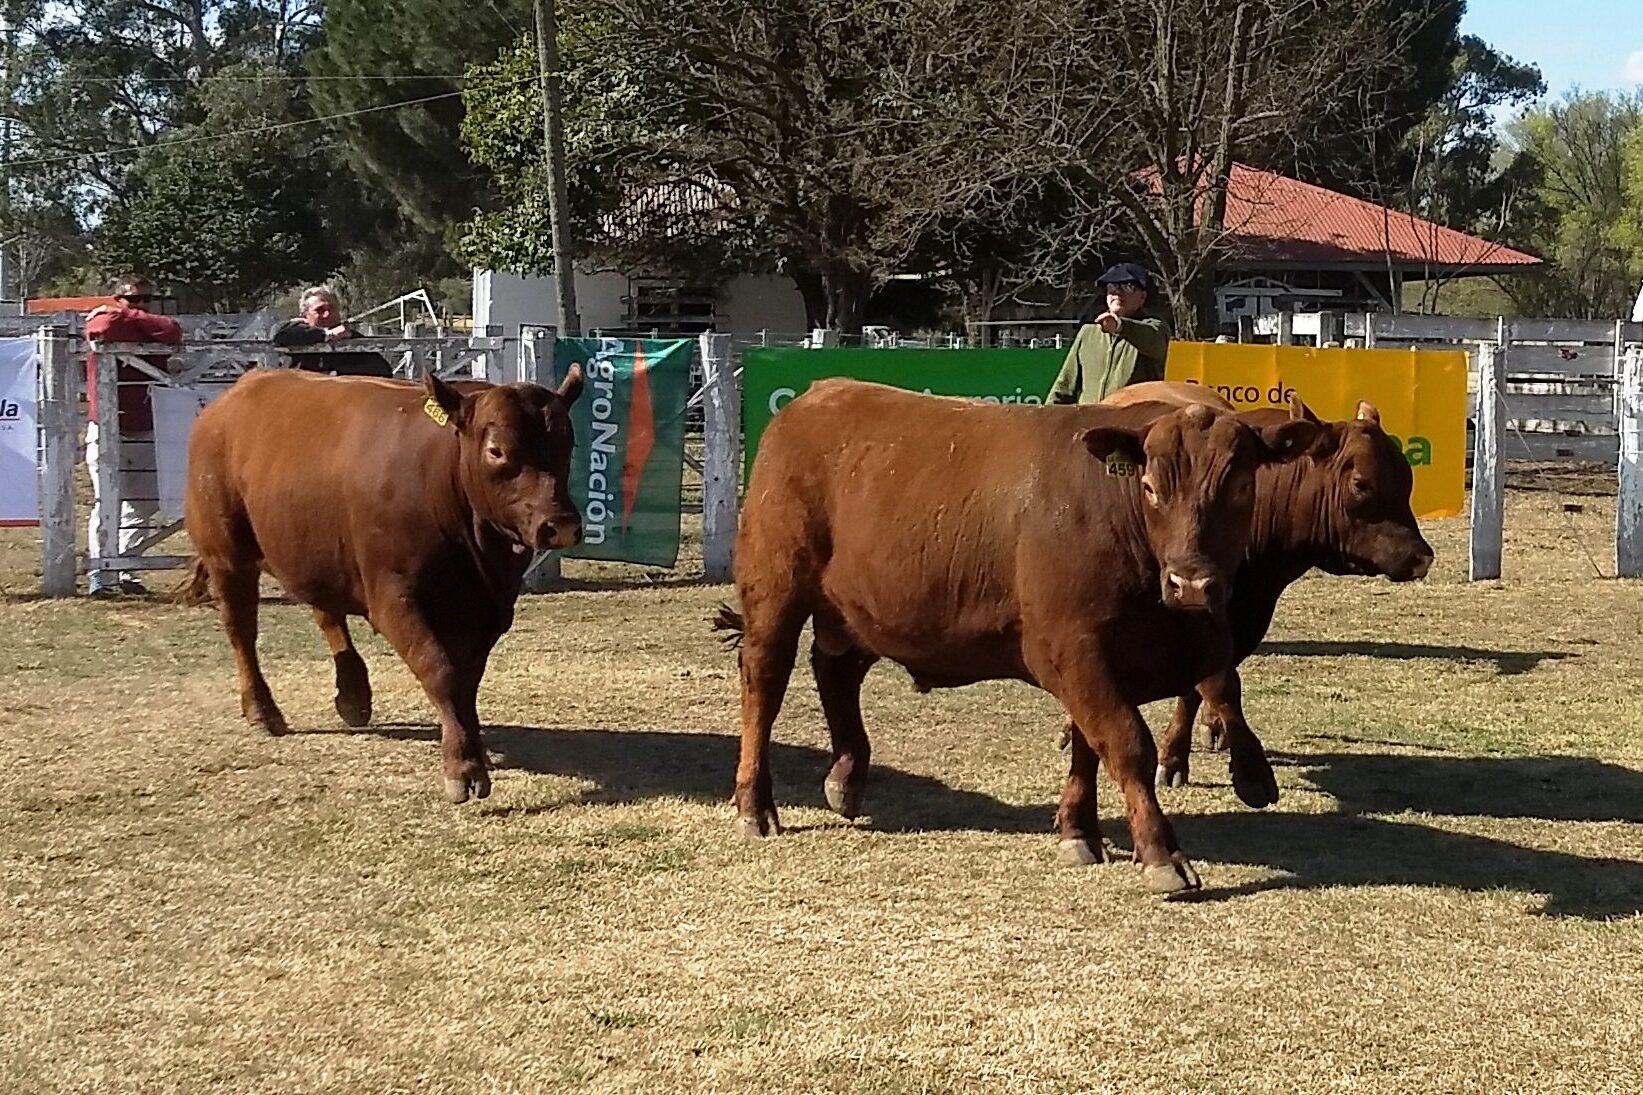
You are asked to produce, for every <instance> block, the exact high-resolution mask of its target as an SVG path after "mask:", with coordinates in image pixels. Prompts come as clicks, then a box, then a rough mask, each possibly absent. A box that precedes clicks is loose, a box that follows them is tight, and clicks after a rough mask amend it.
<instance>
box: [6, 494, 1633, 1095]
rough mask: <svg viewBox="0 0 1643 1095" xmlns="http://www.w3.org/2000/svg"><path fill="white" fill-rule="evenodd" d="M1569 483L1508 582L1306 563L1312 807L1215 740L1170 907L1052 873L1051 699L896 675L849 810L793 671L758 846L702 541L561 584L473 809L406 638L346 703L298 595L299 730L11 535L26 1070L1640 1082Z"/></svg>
mask: <svg viewBox="0 0 1643 1095" xmlns="http://www.w3.org/2000/svg"><path fill="white" fill-rule="evenodd" d="M1547 478H1548V477H1547V476H1546V475H1544V474H1543V475H1541V476H1540V479H1539V481H1537V482H1528V481H1518V480H1517V479H1514V489H1513V490H1512V491H1511V492H1510V496H1509V505H1508V515H1507V528H1508V535H1507V544H1506V577H1505V579H1504V580H1502V581H1499V582H1488V583H1468V582H1466V581H1465V580H1464V579H1465V574H1466V527H1465V523H1464V521H1463V520H1449V521H1434V522H1431V523H1429V524H1428V526H1427V531H1428V536H1429V538H1430V539H1431V540H1432V541H1433V542H1434V545H1435V546H1436V547H1437V549H1438V553H1439V562H1438V566H1437V567H1436V569H1435V570H1434V572H1433V574H1432V575H1431V576H1430V577H1429V578H1428V579H1427V580H1426V581H1425V582H1423V583H1420V584H1416V585H1409V586H1393V585H1391V584H1389V583H1386V582H1382V581H1371V580H1361V579H1339V578H1327V577H1322V576H1313V577H1309V578H1307V579H1305V580H1303V581H1302V582H1301V583H1299V584H1298V585H1297V586H1296V587H1294V588H1293V589H1292V590H1291V591H1290V593H1289V594H1288V596H1287V597H1286V599H1285V601H1284V603H1283V605H1282V606H1281V608H1280V612H1279V616H1278V620H1277V622H1276V625H1275V627H1274V629H1273V633H1272V635H1271V637H1270V640H1269V642H1268V644H1267V646H1266V648H1265V649H1264V651H1263V652H1262V653H1261V654H1259V655H1257V656H1256V657H1254V658H1253V659H1251V660H1250V662H1249V663H1247V665H1246V666H1245V671H1244V679H1245V701H1246V706H1247V709H1248V711H1249V712H1250V716H1251V719H1252V721H1253V722H1254V724H1255V726H1256V728H1257V730H1258V731H1259V732H1260V733H1261V734H1262V736H1263V738H1264V740H1265V741H1266V743H1267V745H1268V747H1269V749H1270V751H1271V753H1272V755H1273V760H1274V764H1275V767H1276V769H1277V772H1278V779H1279V783H1280V787H1281V789H1282V799H1281V801H1280V802H1279V803H1277V805H1275V806H1273V807H1271V808H1269V809H1267V810H1264V811H1252V810H1249V809H1247V808H1245V807H1244V806H1242V805H1241V804H1240V803H1239V802H1238V801H1237V799H1236V798H1235V797H1234V795H1233V794H1232V792H1231V790H1230V788H1229V786H1228V781H1227V776H1226V768H1225V762H1224V760H1222V759H1221V758H1220V757H1219V756H1215V755H1209V754H1205V753H1202V752H1198V753H1195V754H1194V757H1193V763H1194V769H1193V771H1194V776H1195V780H1196V781H1197V783H1196V785H1195V786H1192V787H1189V788H1182V789H1173V790H1168V791H1166V792H1163V793H1162V801H1163V803H1164V807H1165V809H1166V811H1168V812H1169V813H1170V814H1171V816H1172V817H1173V818H1175V819H1176V822H1177V826H1178V831H1179V833H1180V836H1181V839H1182V842H1183V844H1184V847H1185V849H1186V850H1187V852H1188V853H1189V854H1190V855H1191V856H1193V858H1194V861H1195V863H1196V864H1197V866H1198V868H1199V870H1200V872H1201V873H1202V875H1203V878H1204V882H1205V886H1206V892H1205V893H1204V895H1203V896H1202V898H1201V899H1199V900H1195V901H1187V902H1171V903H1164V902H1159V901H1157V900H1156V899H1153V898H1150V897H1148V896H1147V895H1146V894H1145V893H1144V892H1143V888H1142V884H1141V879H1140V877H1139V873H1138V872H1137V871H1136V870H1135V869H1134V868H1133V867H1132V866H1130V865H1128V864H1115V865H1110V866H1104V867H1091V868H1065V867H1060V866H1057V865H1056V860H1055V842H1054V839H1053V837H1052V835H1051V832H1050V821H1051V816H1052V813H1053V802H1054V799H1055V796H1056V792H1057V790H1058V785H1059V780H1060V777H1061V775H1062V773H1063V771H1064V758H1063V756H1062V755H1061V754H1059V753H1058V752H1057V751H1056V749H1055V746H1054V738H1055V731H1056V718H1055V714H1056V710H1055V707H1054V704H1053V703H1052V702H1051V701H1050V700H1049V699H1048V697H1046V696H1045V695H1043V694H1042V693H1039V692H1036V691H1035V690H1033V689H1030V688H1028V687H1026V686H1022V685H1015V684H990V685H979V686H974V687H971V688H966V689H959V690H952V691H945V692H937V693H933V694H930V695H926V696H920V695H918V694H916V693H914V692H913V690H912V688H911V686H910V685H909V683H908V681H907V679H906V676H905V674H903V673H901V672H900V671H899V670H897V669H895V668H894V667H885V666H880V667H878V668H876V669H875V670H874V671H873V672H872V674H871V675H870V676H869V678H868V682H867V688H866V695H865V699H864V707H865V710H866V712H867V720H868V727H869V731H870V732H871V733H872V734H873V736H874V747H875V752H874V761H875V770H874V776H873V779H872V782H871V784H870V786H869V792H868V808H869V810H870V816H868V817H866V818H863V819H860V820H858V821H857V822H855V823H849V822H845V821H843V820H841V819H839V818H837V817H835V816H834V815H833V814H831V813H829V812H828V811H827V810H826V809H825V808H824V806H823V800H822V796H821V788H820V782H821V777H822V773H823V769H824V766H825V760H826V732H825V727H824V724H823V722H822V719H821V713H820V709H819V706H818V704H817V703H816V700H815V695H814V689H813V686H812V683H811V680H810V676H809V671H808V668H806V667H804V665H803V661H802V659H801V668H800V669H799V670H798V671H797V672H796V673H795V674H794V679H793V686H792V690H791V692H790V696H789V701H788V704H787V706H786V708H785V710H784V711H783V714H782V717H781V719H780V720H779V721H778V723H777V725H776V739H777V742H778V745H777V748H776V752H775V764H776V777H777V798H778V802H779V804H780V805H781V807H782V810H783V819H784V821H785V822H786V823H787V824H788V825H789V826H791V827H792V830H793V831H792V832H790V833H789V834H787V835H785V836H783V837H781V838H779V839H776V840H772V841H768V842H762V843H744V842H741V841H739V840H736V839H733V837H732V811H731V809H730V807H729V805H728V803H727V801H726V800H727V796H728V795H729V792H730V787H731V781H732V776H733V771H734V766H735V740H734V737H733V735H734V732H735V718H736V706H737V688H736V679H735V665H734V661H733V657H732V656H730V655H727V654H726V653H725V652H724V651H723V650H721V649H720V647H719V646H718V644H717V643H716V642H715V641H714V636H713V634H712V633H711V632H710V631H709V629H708V627H707V620H708V617H709V614H710V613H711V611H712V609H713V608H714V606H715V605H716V604H717V603H718V602H719V601H720V600H721V599H723V598H725V597H726V596H727V595H728V592H729V591H728V589H727V588H725V587H713V586H706V585H702V584H699V583H698V582H697V581H696V580H695V577H694V576H695V575H696V574H699V549H698V548H697V547H696V545H695V543H694V542H692V544H691V545H690V546H689V548H688V550H687V558H686V559H685V561H684V563H683V565H682V568H681V571H680V572H678V573H677V574H668V573H656V572H652V573H650V574H647V573H645V572H643V571H640V570H638V569H636V568H631V567H621V566H598V565H593V564H587V563H570V564H567V566H566V574H567V576H568V578H569V579H570V581H569V583H568V588H567V589H566V590H565V591H562V592H558V593H554V594H551V595H547V596H533V597H527V598H526V599H525V600H524V601H523V603H522V607H521V610H520V613H519V621H518V624H517V626H516V627H515V628H514V630H513V631H512V633H511V634H509V635H508V636H507V637H506V638H505V639H504V641H503V642H502V644H501V646H500V647H499V648H498V651H497V653H496V655H495V657H494V658H493V660H492V663H491V672H490V675H489V676H488V678H487V682H486V685H485V688H484V690H483V692H482V693H481V708H480V709H481V714H482V716H483V717H484V718H485V719H486V720H487V722H488V724H490V728H489V729H488V731H487V740H488V743H489V745H490V748H491V750H492V752H493V754H494V755H495V757H496V759H497V762H498V769H497V771H496V773H495V792H494V794H493V795H492V797H491V798H490V799H488V800H486V801H484V802H481V803H472V804H469V805H467V806H465V807H461V808H455V807H452V806H450V805H448V804H446V802H445V801H444V799H443V797H442V796H441V794H440V792H439V785H438V766H437V765H438V761H437V755H436V752H437V751H436V746H435V744H434V737H435V731H434V730H433V728H432V727H431V724H430V711H429V708H428V705H427V703H426V702H425V700H424V699H423V697H422V695H421V693H420V691H419V690H418V689H417V687H416V685H415V683H414V681H413V680H412V679H411V677H410V674H409V673H408V672H407V671H406V669H405V668H404V666H403V665H402V664H400V663H399V662H398V661H397V660H396V659H395V658H394V657H393V655H392V653H391V652H389V651H388V650H387V649H386V648H385V647H384V645H383V644H382V643H381V641H380V640H378V639H376V638H375V637H374V636H370V635H369V633H368V631H367V634H366V636H365V637H364V642H363V647H364V651H365V654H366V658H367V660H368V661H369V662H370V665H371V668H372V671H373V673H374V679H375V685H376V690H377V705H376V706H377V722H376V724H375V725H373V726H372V727H370V728H368V729H366V730H363V731H356V732H349V731H346V730H344V729H343V728H342V727H341V724H340V721H339V720H338V718H337V716H336V714H335V712H334V710H333V709H332V706H331V693H332V686H331V681H330V663H329V659H328V657H327V656H326V652H325V647H324V644H323V642H322V641H321V639H320V637H319V635H318V634H317V632H316V631H315V629H314V627H313V624H312V621H311V620H310V618H309V615H308V613H307V611H306V610H304V609H302V608H299V607H296V606H292V605H287V604H280V603H269V604H266V605H265V606H264V609H263V617H262V619H263V636H262V647H263V650H264V652H265V666H266V668H267V670H268V674H269V677H270V681H271V683H272V685H273V688H274V691H275V694H276V696H277V697H278V698H279V700H280V702H281V703H282V705H283V707H284V710H285V712H286V714H287V716H288V718H289V719H290V720H291V723H292V726H293V728H294V729H295V730H296V731H297V732H296V733H294V734H293V735H292V736H290V737H287V738H283V739H269V738H266V737H261V736H258V735H257V734H255V733H253V732H252V731H250V730H249V729H248V728H247V727H246V726H245V725H244V724H243V723H242V722H241V721H240V719H239V716H238V710H237V701H236V697H235V689H234V683H233V671H232V665H231V662H230V658H229V652H228V647H227V644H226V642H225V641H224V639H223V637H222V635H221V632H220V630H219V628H218V625H217V622H216V618H215V615H214V614H213V613H212V612H211V611H210V610H208V609H185V608H181V607H176V606H174V605H171V604H169V603H167V602H165V601H163V600H162V599H159V598H147V599H139V598H132V599H123V600H116V601H111V602H93V601H90V600H88V599H85V598H78V599H74V600H68V601H45V600H41V599H39V598H38V597H37V596H36V595H35V591H36V589H37V578H36V577H35V568H36V567H37V565H38V542H37V540H36V539H35V538H34V534H33V533H30V532H28V531H26V530H6V531H3V532H0V740H3V744H4V748H5V753H6V756H7V758H8V763H7V764H5V765H4V766H0V970H3V971H4V973H3V974H0V1015H3V1016H4V1020H3V1021H0V1091H6V1092H97V1093H99V1095H103V1093H114V1092H191V1093H192V1092H258V1093H283V1092H302V1093H310V1092H321V1091H324V1092H341V1093H353V1092H360V1093H365V1092H369V1093H373V1095H378V1093H385V1092H418V1093H423V1092H429V1093H434V1092H441V1093H442V1092H476V1093H477V1092H488V1093H489V1092H541V1091H557V1090H567V1091H569V1090H575V1091H594V1092H617V1091H621V1092H626V1091H645V1092H656V1091H680V1092H703V1091H736V1092H742V1091H746V1092H862V1093H876V1092H884V1093H890V1092H925V1091H929V1092H1001V1091H1007V1092H1018V1091H1019V1092H1075V1091H1103V1092H1105V1091H1126V1092H1127V1091H1159V1092H1164V1091H1214V1092H1247V1091H1253V1090H1260V1091H1307V1092H1312V1091H1331V1092H1334V1091H1373V1092H1377V1093H1380V1092H1434V1091H1444V1092H1451V1091H1455V1092H1471V1091H1476V1092H1491V1093H1498V1092H1543V1091H1544V1092H1553V1091H1557V1092H1565V1091H1581V1092H1635V1091H1637V1090H1639V1077H1640V1076H1643V1039H1640V1038H1639V1032H1640V1031H1643V915H1640V910H1643V732H1640V729H1639V727H1640V725H1643V700H1640V698H1639V694H1638V689H1639V685H1640V683H1643V644H1640V642H1639V640H1640V637H1643V636H1640V631H1643V623H1640V620H1643V612H1640V609H1643V586H1640V585H1639V584H1638V583H1635V582H1621V581H1616V580H1614V579H1612V578H1603V577H1600V576H1599V575H1601V574H1612V573H1613V533H1612V529H1613V500H1612V498H1610V497H1605V496H1604V495H1603V494H1602V492H1601V491H1599V490H1595V489H1594V490H1593V491H1589V492H1577V489H1576V486H1577V485H1576V484H1574V483H1571V482H1563V481H1561V480H1557V477H1556V476H1552V477H1551V478H1552V479H1553V480H1554V481H1553V482H1551V483H1550V484H1549V485H1548V484H1547V482H1546V480H1547ZM1597 478H1598V479H1600V478H1601V477H1597ZM1592 481H1593V482H1596V481H1597V480H1596V479H1594V480H1592ZM1537 487H1538V489H1534V488H1537ZM1571 506H1573V507H1575V508H1573V509H1571V508H1569V507H1571ZM356 630H365V629H363V628H360V629H356ZM1147 714H1148V717H1149V720H1150V721H1151V722H1152V724H1153V726H1154V727H1155V728H1156V729H1161V728H1162V726H1163V724H1164V721H1165V718H1166V708H1165V706H1164V705H1161V704H1160V705H1153V706H1152V707H1150V708H1149V709H1148V711H1147ZM1102 795H1103V800H1102V801H1103V810H1104V812H1105V814H1106V822H1105V833H1106V836H1107V837H1108V839H1109V840H1111V841H1112V842H1114V843H1115V844H1118V845H1121V846H1127V844H1128V833H1127V831H1126V829H1125V827H1124V825H1123V823H1122V811H1121V809H1120V808H1119V805H1118V799H1117V796H1116V793H1115V789H1114V788H1113V786H1112V785H1111V784H1110V783H1108V782H1103V785H1102Z"/></svg>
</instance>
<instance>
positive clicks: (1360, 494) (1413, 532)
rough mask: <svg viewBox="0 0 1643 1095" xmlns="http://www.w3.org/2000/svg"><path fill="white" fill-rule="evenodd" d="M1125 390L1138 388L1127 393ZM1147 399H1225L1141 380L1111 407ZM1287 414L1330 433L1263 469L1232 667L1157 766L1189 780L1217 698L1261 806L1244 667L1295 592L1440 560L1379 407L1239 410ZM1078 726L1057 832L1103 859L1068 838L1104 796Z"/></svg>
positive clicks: (1268, 782) (1082, 858)
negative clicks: (1311, 574) (1311, 577)
mask: <svg viewBox="0 0 1643 1095" xmlns="http://www.w3.org/2000/svg"><path fill="white" fill-rule="evenodd" d="M1125 392H1128V393H1132V394H1130V395H1128V396H1125V397H1124V398H1120V396H1124V393H1125ZM1144 398H1150V400H1152V401H1154V403H1153V405H1154V406H1157V405H1158V404H1160V403H1167V404H1169V405H1171V406H1178V407H1179V406H1190V405H1192V404H1193V403H1202V404H1203V405H1206V406H1212V407H1218V406H1223V405H1226V403H1225V400H1223V399H1222V398H1221V397H1220V396H1219V395H1217V394H1216V393H1215V392H1214V391H1213V390H1211V389H1208V388H1205V387H1203V386H1201V385H1192V384H1177V383H1166V382H1154V383H1148V384H1137V385H1134V386H1132V387H1131V388H1129V389H1124V391H1123V392H1120V393H1119V394H1118V395H1115V396H1113V397H1111V398H1110V399H1109V400H1108V404H1109V405H1125V404H1133V403H1135V402H1137V401H1139V400H1142V399H1144ZM1160 409H1161V408H1160ZM1286 417H1287V418H1289V419H1296V420H1302V419H1304V420H1306V421H1310V422H1314V423H1317V424H1318V425H1319V426H1320V427H1321V428H1322V429H1323V430H1324V431H1325V432H1324V435H1323V438H1322V440H1321V441H1320V442H1319V443H1317V444H1316V445H1314V446H1313V447H1312V448H1311V450H1310V451H1309V453H1308V455H1307V456H1306V457H1305V458H1304V459H1302V460H1297V461H1294V462H1292V463H1289V464H1285V465H1282V466H1278V465H1271V466H1266V467H1263V468H1261V469H1260V470H1259V471H1258V472H1257V473H1256V480H1255V514H1254V523H1253V528H1252V531H1251V535H1250V539H1249V547H1248V553H1247V554H1246V556H1245V558H1244V560H1243V562H1242V563H1241V564H1240V565H1239V567H1238V569H1237V573H1236V576H1235V577H1234V578H1233V581H1232V592H1231V596H1230V598H1229V602H1228V609H1227V612H1228V619H1229V622H1230V626H1231V629H1232V641H1233V653H1234V662H1233V665H1232V666H1231V667H1229V668H1228V669H1227V670H1225V671H1224V672H1222V673H1220V674H1216V675H1214V676H1211V677H1209V678H1207V679H1206V680H1204V681H1202V682H1200V683H1199V685H1198V687H1197V688H1196V689H1195V690H1194V691H1191V692H1185V693H1183V694H1182V695H1181V696H1180V697H1179V698H1178V700H1177V703H1176V708H1175V713H1174V716H1173V717H1172V718H1171V720H1170V725H1169V728H1168V730H1167V731H1166V732H1165V734H1164V739H1163V743H1162V747H1161V751H1160V761H1159V766H1158V779H1159V781H1160V782H1162V783H1165V784H1177V783H1180V784H1184V783H1186V781H1187V776H1188V758H1189V755H1190V752H1191V736H1192V724H1193V720H1194V718H1195V717H1196V716H1197V714H1198V711H1199V707H1200V705H1201V704H1208V706H1209V713H1210V719H1211V739H1212V744H1219V743H1221V742H1224V744H1225V745H1226V747H1227V748H1228V749H1229V751H1230V757H1229V768H1230V771H1231V774H1232V781H1233V786H1234V788H1235V789H1236V790H1237V792H1238V795H1239V797H1240V798H1242V799H1243V800H1244V802H1245V803H1247V804H1248V805H1251V806H1255V807H1262V806H1266V805H1269V804H1271V803H1273V802H1276V801H1277V800H1278V787H1277V781H1276V780H1275V779H1274V778H1273V775H1272V768H1271V765H1270V764H1269V763H1268V761H1267V758H1266V752H1265V750H1264V748H1263V747H1262V746H1261V743H1260V741H1259V739H1258V738H1257V737H1256V736H1255V733H1254V731H1253V730H1251V729H1250V727H1249V723H1248V721H1247V720H1246V719H1245V717H1244V713H1243V708H1242V703H1241V698H1240V697H1241V681H1240V679H1239V676H1238V672H1237V668H1236V667H1237V665H1238V664H1239V663H1241V662H1242V661H1243V660H1244V659H1245V658H1247V657H1249V655H1250V654H1252V653H1254V651H1255V648H1256V647H1258V646H1259V645H1260V643H1261V640H1262V639H1263V638H1264V637H1265V636H1266V632H1267V629H1268V628H1269V627H1270V626H1271V624H1272V617H1273V614H1274V612H1275V611H1276V609H1277V605H1278V600H1279V598H1280V597H1281V596H1282V595H1283V592H1284V590H1285V589H1287V588H1288V587H1289V586H1290V585H1291V584H1293V583H1294V582H1295V581H1296V580H1297V579H1299V578H1300V577H1301V576H1302V575H1303V574H1305V573H1306V572H1307V571H1308V570H1311V569H1312V568H1313V567H1317V568H1318V569H1321V570H1323V571H1325V572H1327V573H1330V574H1357V575H1369V576H1374V575H1379V576H1384V577H1387V578H1390V579H1391V580H1392V581H1395V582H1407V581H1416V580H1419V579H1421V578H1423V577H1425V576H1426V573H1427V571H1428V570H1429V569H1430V568H1431V565H1432V559H1433V551H1432V547H1431V545H1430V544H1428V543H1427V542H1426V539H1425V537H1423V536H1422V535H1421V531H1420V526H1419V524H1418V523H1417V522H1416V520H1415V515H1414V512H1413V510H1412V509H1411V508H1410V495H1411V493H1412V491H1413V489H1414V476H1413V473H1412V472H1411V470H1410V468H1409V463H1408V461H1407V460H1405V459H1404V457H1403V454H1402V453H1401V452H1399V451H1398V447H1397V445H1396V444H1395V443H1394V442H1393V441H1392V439H1391V438H1390V437H1389V436H1388V435H1387V434H1386V432H1385V431H1384V430H1383V429H1382V428H1381V420H1380V413H1379V412H1378V411H1377V410H1376V409H1375V408H1374V406H1373V405H1372V404H1370V403H1368V402H1360V403H1359V404H1358V414H1357V417H1356V418H1355V419H1352V420H1349V421H1340V422H1322V421H1320V420H1319V419H1318V417H1317V416H1316V415H1314V414H1313V413H1312V411H1311V410H1310V409H1309V408H1307V407H1306V405H1305V404H1304V403H1302V402H1301V401H1300V399H1299V398H1296V399H1294V400H1293V401H1292V403H1291V407H1290V410H1289V411H1288V412H1287V414H1286V412H1282V411H1275V410H1260V411H1250V412H1246V413H1244V414H1241V415H1239V418H1240V419H1241V420H1243V421H1244V422H1247V423H1249V424H1251V425H1254V426H1258V427H1270V426H1271V425H1273V424H1275V423H1278V422H1281V421H1284V420H1285V419H1286ZM1071 731H1072V727H1071V725H1069V726H1068V728H1067V732H1066V735H1065V741H1066V743H1067V744H1069V745H1070V746H1071V747H1072V750H1073V757H1072V768H1073V771H1074V775H1072V776H1070V777H1069V779H1068V781H1067V784H1066V786H1065V788H1064V790H1063V796H1062V805H1061V809H1060V811H1059V813H1058V815H1057V828H1058V830H1059V831H1060V832H1061V834H1062V837H1063V841H1064V843H1063V844H1062V848H1063V852H1064V854H1065V855H1066V856H1067V858H1068V859H1069V860H1071V861H1075V862H1093V861H1094V849H1090V848H1088V847H1082V846H1080V845H1079V844H1077V843H1076V842H1074V843H1067V841H1069V840H1071V837H1070V836H1069V834H1071V833H1073V832H1075V831H1077V830H1080V829H1082V828H1083V826H1080V825H1079V824H1078V823H1077V821H1076V820H1074V819H1075V818H1076V816H1077V815H1078V814H1080V813H1081V812H1086V811H1087V812H1089V813H1090V814H1091V815H1093V812H1094V804H1093V802H1091V803H1089V804H1087V805H1086V804H1085V803H1084V802H1083V796H1084V795H1086V794H1088V793H1089V788H1091V787H1093V780H1094V773H1095V769H1096V767H1097V763H1098V760H1097V758H1096V757H1095V756H1094V755H1093V754H1091V753H1090V752H1089V750H1088V749H1087V748H1085V747H1084V746H1083V744H1082V742H1081V741H1080V738H1079V735H1077V734H1075V733H1072V732H1071Z"/></svg>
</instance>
